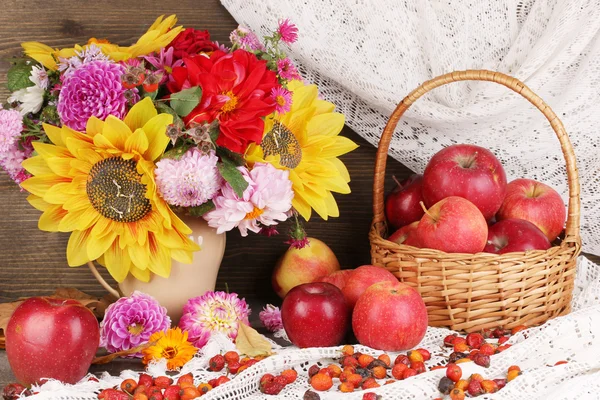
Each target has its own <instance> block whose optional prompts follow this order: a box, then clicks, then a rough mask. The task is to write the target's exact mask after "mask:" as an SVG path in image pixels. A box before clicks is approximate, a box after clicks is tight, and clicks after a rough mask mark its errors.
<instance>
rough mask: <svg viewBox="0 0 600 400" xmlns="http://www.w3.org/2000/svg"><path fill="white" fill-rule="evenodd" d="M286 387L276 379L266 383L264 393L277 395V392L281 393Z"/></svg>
mask: <svg viewBox="0 0 600 400" xmlns="http://www.w3.org/2000/svg"><path fill="white" fill-rule="evenodd" d="M284 387H285V385H283V384H281V383H279V382H276V381H272V382H269V383H267V384H266V385H265V387H264V388H263V390H262V392H263V393H264V394H269V395H277V394H279V392H281V391H282V390H283V388H284Z"/></svg>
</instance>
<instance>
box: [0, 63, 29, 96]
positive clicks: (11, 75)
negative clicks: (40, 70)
mask: <svg viewBox="0 0 600 400" xmlns="http://www.w3.org/2000/svg"><path fill="white" fill-rule="evenodd" d="M30 75H31V65H24V64H15V65H14V66H12V67H11V68H10V69H9V70H8V73H7V74H6V80H7V86H8V90H10V91H11V92H16V91H17V90H19V89H25V88H26V87H29V86H33V85H34V83H33V82H31V81H30V80H29V76H30Z"/></svg>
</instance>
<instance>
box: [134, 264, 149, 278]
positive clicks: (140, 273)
mask: <svg viewBox="0 0 600 400" xmlns="http://www.w3.org/2000/svg"><path fill="white" fill-rule="evenodd" d="M129 272H130V273H131V275H133V277H134V278H135V279H137V280H138V281H142V282H150V270H149V269H148V268H144V269H140V268H137V267H136V266H135V265H132V266H131V268H130V269H129Z"/></svg>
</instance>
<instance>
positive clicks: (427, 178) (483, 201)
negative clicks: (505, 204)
mask: <svg viewBox="0 0 600 400" xmlns="http://www.w3.org/2000/svg"><path fill="white" fill-rule="evenodd" d="M422 193H423V199H424V200H425V201H424V203H425V205H426V206H427V207H431V206H433V205H434V204H435V203H437V202H438V201H440V200H442V199H444V198H446V197H449V196H460V197H463V198H465V199H467V200H469V201H470V202H472V203H473V204H475V206H477V208H478V209H479V210H480V211H481V213H482V214H483V217H484V218H485V219H486V220H488V219H490V218H492V217H493V216H494V214H496V212H497V211H498V209H499V208H500V206H501V205H502V200H504V194H505V193H506V174H505V173H504V168H503V167H502V164H501V163H500V161H499V160H498V159H497V158H496V156H494V154H493V153H492V152H491V151H489V150H487V149H484V148H483V147H479V146H475V145H470V144H455V145H453V146H449V147H446V148H445V149H442V150H441V151H439V152H437V153H436V154H435V155H434V156H433V157H431V160H429V163H427V166H426V167H425V171H424V172H423V187H422Z"/></svg>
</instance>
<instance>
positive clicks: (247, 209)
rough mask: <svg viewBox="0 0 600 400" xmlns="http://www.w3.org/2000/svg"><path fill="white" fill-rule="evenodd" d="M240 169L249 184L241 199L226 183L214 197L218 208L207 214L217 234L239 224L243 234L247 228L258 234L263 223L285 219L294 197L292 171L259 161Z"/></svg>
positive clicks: (209, 223)
mask: <svg viewBox="0 0 600 400" xmlns="http://www.w3.org/2000/svg"><path fill="white" fill-rule="evenodd" d="M238 169H239V170H240V171H241V172H242V175H243V176H244V179H245V180H246V181H247V182H248V187H247V188H246V190H244V193H243V195H242V197H241V198H240V197H238V196H237V195H236V194H235V192H234V190H233V188H232V187H231V186H230V185H229V183H226V184H225V185H224V187H223V189H222V190H221V195H219V196H217V197H216V198H214V199H213V202H214V203H215V207H216V208H215V210H213V211H211V212H209V213H206V214H205V215H204V218H205V219H206V220H207V221H208V225H209V226H211V227H213V228H217V233H223V232H225V231H229V230H231V229H233V228H235V227H237V228H238V229H239V230H240V233H241V234H242V236H247V235H248V231H252V232H256V233H258V232H259V231H260V230H261V225H262V226H271V225H277V224H278V223H279V221H285V220H286V219H287V217H288V216H287V212H288V211H289V210H290V209H291V208H292V199H293V197H294V192H293V190H292V182H291V181H290V179H289V171H286V170H279V169H277V168H275V167H274V166H272V165H271V164H263V163H256V164H255V165H254V168H253V169H252V170H251V171H248V170H247V169H246V168H244V167H238Z"/></svg>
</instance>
